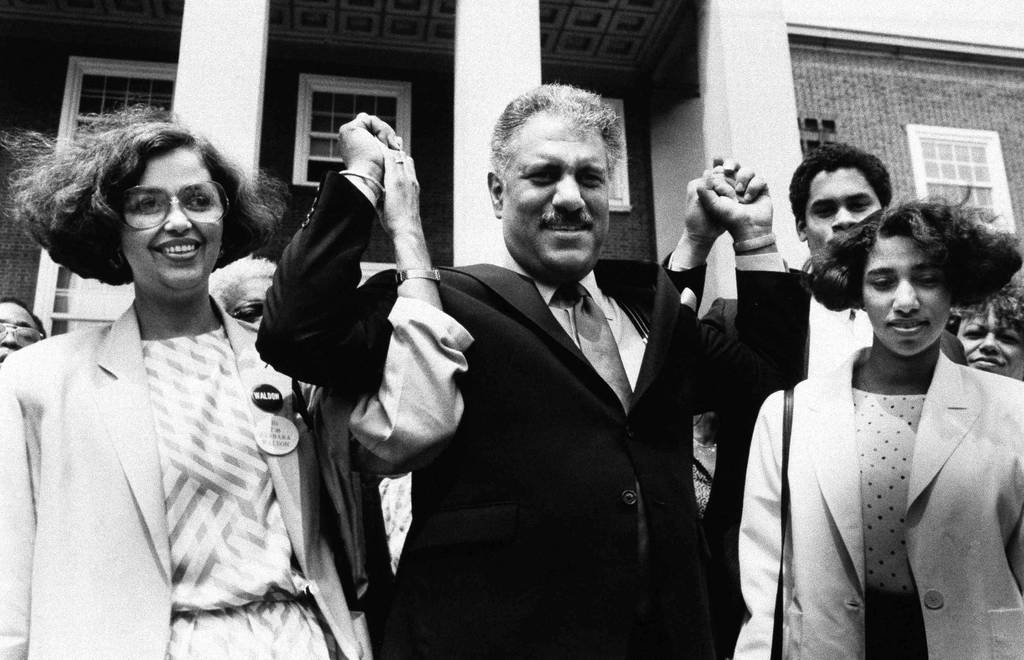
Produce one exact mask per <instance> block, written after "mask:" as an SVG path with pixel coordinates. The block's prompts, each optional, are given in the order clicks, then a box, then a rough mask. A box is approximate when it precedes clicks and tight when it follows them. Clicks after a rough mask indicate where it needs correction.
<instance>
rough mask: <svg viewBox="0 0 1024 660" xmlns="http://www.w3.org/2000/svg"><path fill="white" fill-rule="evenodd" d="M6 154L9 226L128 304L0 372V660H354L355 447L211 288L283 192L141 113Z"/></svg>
mask: <svg viewBox="0 0 1024 660" xmlns="http://www.w3.org/2000/svg"><path fill="white" fill-rule="evenodd" d="M11 144H12V145H13V146H14V147H15V151H16V152H17V153H18V154H20V155H21V156H22V159H23V160H22V167H21V169H19V170H18V171H17V172H16V173H15V174H14V175H13V178H12V182H11V188H12V192H13V210H14V213H12V216H11V217H16V218H19V219H20V220H22V221H23V222H24V223H25V224H26V225H27V227H28V229H29V230H30V231H31V233H32V235H33V236H34V237H35V238H36V239H37V240H38V241H39V242H40V243H41V244H42V245H43V246H44V247H45V248H46V249H47V250H48V251H49V253H50V256H51V257H52V258H53V259H54V260H55V261H56V262H58V263H60V264H63V265H65V266H66V267H68V268H69V269H70V270H72V271H73V272H75V273H77V274H78V275H80V276H82V277H92V278H96V279H99V280H101V281H103V282H106V283H109V284H122V283H126V282H131V283H132V284H133V287H134V289H135V301H134V303H133V305H132V306H131V308H129V309H128V310H127V311H126V312H125V313H124V314H123V315H122V316H121V317H120V318H119V319H118V320H117V321H115V322H114V323H113V324H112V325H108V326H104V327H99V328H90V329H87V330H83V331H81V332H75V333H71V334H68V335H61V336H58V337H55V338H53V339H51V340H49V341H47V342H45V343H42V344H39V345H38V346H35V347H30V348H29V349H26V350H24V351H20V352H19V353H17V354H15V355H13V356H11V358H9V359H8V360H7V363H6V365H5V367H4V369H3V371H2V372H0V454H2V455H3V456H4V458H3V460H2V461H0V502H3V506H2V507H0V593H2V594H3V597H2V598H0V655H2V656H3V657H5V658H7V657H13V658H23V657H26V656H33V657H65V656H67V655H72V656H78V657H132V658H152V659H154V660H155V659H157V658H165V657H167V658H185V657H204V658H206V657H209V658H214V657H216V658H228V657H231V658H296V657H301V658H331V657H344V658H349V659H355V658H359V657H367V656H368V655H369V653H370V651H369V648H368V644H367V643H366V641H367V640H366V638H365V627H363V626H362V619H361V615H360V614H359V613H356V612H351V611H350V607H352V606H353V604H354V599H355V597H356V596H357V594H358V591H359V589H360V586H359V585H358V584H357V583H354V581H355V580H357V578H358V575H359V567H358V566H353V565H352V563H353V558H354V557H358V554H359V553H358V551H357V549H354V548H351V547H344V548H340V549H337V554H338V558H339V559H340V561H339V565H340V566H342V567H343V570H342V571H341V574H340V575H339V572H338V570H337V568H336V564H335V559H336V556H335V550H334V549H332V547H331V545H330V542H333V541H335V540H336V539H337V535H336V533H337V531H338V530H345V529H348V528H349V526H350V525H352V524H354V523H353V516H354V512H353V511H352V510H351V506H352V497H351V493H349V492H348V491H347V486H346V484H345V483H344V475H345V474H346V470H347V466H345V465H343V464H340V463H343V459H344V458H345V457H346V456H347V455H346V454H345V451H347V449H346V447H347V433H341V432H339V433H338V434H337V439H338V442H337V445H336V446H327V445H325V441H330V440H332V439H334V437H335V436H334V435H331V436H329V437H327V438H322V437H321V438H312V437H310V435H309V434H308V433H307V432H306V430H305V429H302V428H300V426H299V425H297V424H296V423H295V419H296V415H295V414H293V413H294V412H296V411H294V410H293V406H294V405H295V401H294V397H293V396H292V387H291V385H292V381H291V379H290V378H288V377H286V376H284V375H282V374H280V373H277V372H276V371H274V370H273V369H271V368H270V367H268V366H267V365H266V364H264V363H263V362H262V361H261V360H260V359H259V357H258V355H257V353H256V352H255V349H254V341H255V333H254V331H253V329H252V327H251V326H248V325H243V324H239V323H238V322H236V321H234V320H233V319H232V318H231V317H230V316H228V315H227V314H226V313H225V312H224V310H223V309H222V308H220V307H219V306H218V305H216V304H215V303H213V302H212V301H211V299H210V295H209V278H210V272H211V271H212V270H213V269H214V268H216V267H219V266H222V265H225V264H228V263H230V262H232V261H233V260H235V259H237V258H239V257H241V256H242V255H245V254H248V253H250V252H252V251H253V250H254V249H256V248H258V247H260V246H261V245H263V243H264V242H265V241H266V240H267V238H268V237H269V236H270V235H271V233H272V232H273V231H274V230H275V228H276V227H277V224H278V218H279V217H280V216H281V214H282V213H283V211H284V196H283V185H282V184H280V183H279V182H276V181H273V180H270V179H268V178H266V177H264V176H261V175H259V174H255V175H252V176H248V175H245V174H243V173H242V172H241V171H240V170H238V169H237V168H236V167H235V166H233V165H232V164H231V163H229V162H228V161H227V160H226V159H225V158H224V157H223V156H222V155H221V154H220V153H219V152H218V151H217V150H216V149H215V148H214V147H213V146H212V145H211V144H210V143H209V142H208V141H207V140H205V139H204V138H202V137H200V136H198V135H196V134H194V133H193V132H191V131H190V130H188V129H187V128H186V127H184V126H183V125H182V124H181V123H180V122H179V121H177V120H176V119H175V118H173V117H171V116H168V115H166V114H163V113H156V112H154V111H145V110H134V111H126V112H124V113H120V114H117V115H114V116H103V117H97V118H95V119H94V120H93V121H92V122H91V123H90V124H89V125H88V126H86V127H84V128H83V129H80V134H79V135H78V136H77V137H76V138H75V140H74V141H73V142H71V143H70V144H68V145H61V147H60V148H59V149H58V148H56V147H55V145H53V144H51V143H48V142H46V141H44V140H41V139H40V138H39V137H38V136H36V137H33V136H22V138H21V139H20V141H16V142H15V141H12V142H11ZM399 201H401V200H400V198H399ZM385 217H387V213H385ZM414 220H415V222H417V223H418V222H419V217H418V215H416V217H415V218H414ZM425 307H427V308H428V309H429V310H430V311H432V312H434V313H436V314H441V312H440V311H439V310H436V309H434V308H433V307H429V305H425ZM414 311H415V310H414ZM413 315H414V314H413ZM394 323H395V324H396V326H401V321H400V320H394ZM397 334H398V332H397V330H396V335H397ZM440 394H441V396H442V397H443V396H444V395H445V393H443V392H442V393H440ZM364 408H367V409H369V410H370V411H371V416H372V410H373V406H372V405H369V406H368V407H364ZM382 414H384V415H385V417H387V415H386V413H382ZM328 530H334V531H335V534H331V533H330V532H329V531H328ZM354 536H356V535H355V534H352V533H349V534H347V535H344V537H345V538H353V537H354ZM346 560H348V561H346Z"/></svg>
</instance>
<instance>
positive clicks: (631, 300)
mask: <svg viewBox="0 0 1024 660" xmlns="http://www.w3.org/2000/svg"><path fill="white" fill-rule="evenodd" d="M598 266H599V270H598V273H599V280H598V281H599V283H601V282H602V281H603V282H607V283H608V287H607V289H606V288H605V285H604V284H601V288H602V290H603V291H605V293H607V294H608V295H609V296H611V297H612V298H615V299H616V301H617V302H619V305H620V306H626V305H630V306H632V307H634V309H637V308H638V309H637V311H639V312H640V314H641V315H642V316H645V317H646V318H647V319H649V322H650V328H651V331H650V335H649V336H648V337H647V346H646V348H645V349H644V359H643V361H642V362H641V363H640V374H639V375H638V376H637V380H636V387H635V388H634V390H633V403H634V405H635V403H636V402H637V401H639V400H640V398H641V397H642V396H643V395H644V393H645V392H646V391H647V390H648V389H650V387H651V384H652V383H654V380H655V379H656V378H657V376H658V374H659V373H660V371H661V369H662V367H663V366H664V365H665V362H666V359H667V356H668V352H669V349H670V348H671V347H672V342H673V340H674V339H675V330H676V322H677V320H678V318H679V292H678V291H677V290H676V288H675V286H674V285H673V284H672V282H671V280H669V279H668V276H666V275H663V274H661V273H660V270H661V269H660V267H658V266H656V265H653V264H652V265H651V269H650V270H648V269H646V268H644V267H643V266H638V265H637V264H634V263H629V262H607V263H601V264H598ZM651 271H653V274H652V272H651ZM624 322H625V323H629V322H630V321H629V320H628V319H624Z"/></svg>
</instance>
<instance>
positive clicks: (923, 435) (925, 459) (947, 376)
mask: <svg viewBox="0 0 1024 660" xmlns="http://www.w3.org/2000/svg"><path fill="white" fill-rule="evenodd" d="M980 410H981V401H980V400H979V394H978V393H977V392H976V391H975V390H973V389H968V388H967V387H966V386H965V383H964V379H963V375H962V374H961V373H960V368H959V367H957V366H956V365H955V364H953V363H952V362H950V361H949V360H948V359H947V358H946V357H945V356H944V355H941V354H940V355H939V361H938V363H937V364H936V365H935V375H934V376H932V382H931V385H930V386H929V387H928V394H927V396H925V400H924V408H923V409H922V411H921V422H920V423H919V424H918V427H917V437H916V438H915V441H914V457H913V459H912V460H913V462H912V463H911V471H910V487H909V492H908V493H907V509H908V510H909V509H910V507H912V506H913V505H914V503H915V501H916V500H917V499H918V498H919V497H920V496H921V494H922V493H923V492H924V490H925V489H926V488H927V487H928V485H929V484H930V483H931V482H932V481H933V480H934V479H935V476H936V475H937V474H938V473H939V470H941V469H942V466H943V465H945V463H946V461H947V460H948V459H949V457H950V455H951V454H952V453H953V451H954V450H955V449H956V448H957V447H958V446H959V445H960V443H961V442H962V441H963V439H964V436H965V435H967V431H968V430H969V429H970V428H971V425H972V424H974V421H975V420H976V419H977V417H978V415H979V414H980Z"/></svg>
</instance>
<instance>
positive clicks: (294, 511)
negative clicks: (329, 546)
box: [218, 307, 318, 574]
mask: <svg viewBox="0 0 1024 660" xmlns="http://www.w3.org/2000/svg"><path fill="white" fill-rule="evenodd" d="M218 310H219V311H220V316H221V318H222V319H223V323H224V329H225V332H226V333H227V336H228V341H229V342H230V343H231V350H232V351H233V352H234V353H235V360H236V364H237V365H238V374H239V376H240V378H241V380H242V385H243V387H244V388H245V391H246V393H250V392H252V391H253V389H254V388H255V387H257V386H259V385H273V386H274V387H275V388H277V389H278V390H279V391H280V392H281V395H282V397H283V398H284V401H285V407H284V409H283V411H282V412H283V413H284V414H285V416H286V417H288V419H289V420H294V416H292V415H291V414H290V413H291V409H292V390H291V379H290V378H288V377H287V376H285V375H284V374H281V373H278V372H277V371H275V370H274V369H272V368H271V367H269V366H268V365H267V364H266V363H264V362H263V361H262V360H260V358H259V354H257V352H256V348H255V337H254V335H252V334H251V333H250V332H249V331H247V330H246V329H244V328H243V327H241V326H240V325H239V324H238V323H237V322H235V321H234V320H232V319H231V318H230V317H229V316H228V315H227V314H225V313H224V312H223V310H220V309H219V307H218ZM250 410H251V412H252V415H253V416H254V418H258V417H259V416H261V415H268V414H269V413H265V412H263V411H261V410H259V409H257V408H256V407H255V406H254V405H251V404H250ZM309 444H310V443H308V442H303V441H301V440H300V442H299V446H298V447H297V448H296V449H295V450H293V451H291V452H289V453H287V454H284V455H283V456H275V455H273V454H269V453H266V452H263V457H264V458H265V459H266V461H267V466H268V467H269V469H270V477H271V480H272V481H273V483H274V494H275V495H276V497H277V501H278V504H279V505H280V507H281V517H282V518H283V519H284V525H285V528H286V529H287V530H288V537H289V538H290V539H291V542H292V550H293V551H294V552H295V556H296V557H297V558H298V560H299V565H300V566H301V568H302V570H303V572H304V573H307V571H308V569H309V567H308V555H307V550H308V548H309V547H310V544H311V542H312V536H313V534H314V533H316V531H317V530H316V525H315V524H314V522H315V521H317V520H318V519H317V517H316V515H317V513H318V512H316V511H313V510H312V506H313V502H314V501H315V499H314V498H312V497H311V495H310V493H303V492H302V486H303V484H304V482H305V481H306V480H304V479H302V463H303V462H305V461H308V460H310V458H311V457H310V456H306V454H307V453H309V452H311V451H314V448H313V447H311V446H309ZM313 460H315V458H313ZM312 495H316V494H315V493H313V494H312ZM307 574H308V573H307Z"/></svg>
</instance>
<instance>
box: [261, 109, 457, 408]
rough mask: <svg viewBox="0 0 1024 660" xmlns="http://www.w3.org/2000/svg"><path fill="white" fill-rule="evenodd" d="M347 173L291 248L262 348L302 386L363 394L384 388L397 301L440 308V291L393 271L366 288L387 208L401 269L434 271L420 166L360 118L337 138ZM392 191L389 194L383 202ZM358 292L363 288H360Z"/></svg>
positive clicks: (335, 180) (384, 131)
mask: <svg viewBox="0 0 1024 660" xmlns="http://www.w3.org/2000/svg"><path fill="white" fill-rule="evenodd" d="M338 135H339V142H340V145H341V153H342V157H343V158H344V159H345V162H346V164H347V165H348V169H347V170H345V171H343V172H342V173H337V172H329V173H328V174H327V175H326V176H325V177H324V180H323V182H322V183H321V185H320V190H319V192H318V195H317V200H316V202H315V203H314V206H313V209H312V210H311V211H310V214H309V217H308V219H307V221H306V222H305V223H304V224H303V226H302V228H300V229H299V231H298V232H297V233H296V234H295V236H294V237H293V239H292V241H291V243H289V245H288V247H287V248H285V251H284V253H283V255H282V257H281V261H280V263H279V265H278V269H277V272H276V273H275V276H274V283H273V285H272V286H271V288H270V290H269V291H268V293H267V302H266V314H265V315H264V317H263V323H262V325H261V327H260V334H259V339H258V341H257V348H258V349H259V351H260V354H261V355H262V356H263V359H264V360H266V361H267V362H268V363H270V364H272V365H274V366H275V367H276V368H277V369H279V370H281V371H283V372H284V373H287V374H289V375H291V376H293V377H295V378H298V379H299V380H302V381H304V382H308V383H313V384H317V385H330V386H332V387H333V388H336V389H337V390H339V391H343V392H345V393H347V394H351V395H355V394H359V393H365V392H370V391H373V390H375V389H376V387H377V386H378V384H379V383H380V378H381V375H382V370H383V365H384V359H385V356H386V355H387V350H388V343H389V341H390V337H391V324H390V322H389V321H388V318H387V317H388V314H389V313H390V311H391V307H392V305H393V304H394V302H395V299H396V297H398V296H403V297H408V298H410V299H417V300H420V301H422V302H424V303H426V304H427V305H431V306H434V307H440V298H439V296H438V292H437V284H436V282H433V281H430V280H425V279H419V278H416V279H410V280H407V281H406V282H405V283H403V284H402V286H401V287H396V284H395V275H394V273H393V272H386V273H381V274H379V275H378V276H376V277H374V278H372V279H371V280H370V281H368V282H367V283H366V285H364V286H363V287H358V285H359V280H360V276H361V271H360V265H359V262H360V259H361V257H362V254H363V252H364V250H365V249H366V246H367V243H368V242H369V237H370V231H371V228H372V226H373V223H374V219H375V218H376V217H377V212H376V208H377V207H378V206H380V207H381V208H382V210H383V212H382V214H381V224H382V226H383V228H384V230H385V231H386V232H387V233H388V236H389V238H390V239H391V242H392V245H393V246H394V249H395V260H396V264H397V266H398V268H399V269H400V270H417V271H429V270H430V269H431V263H430V255H429V252H428V251H427V247H426V243H425V241H424V238H423V231H422V225H421V222H420V215H419V184H418V183H417V181H416V176H415V165H414V163H413V161H412V159H411V158H410V157H408V156H407V155H405V154H404V153H403V152H402V151H400V149H395V148H389V147H401V141H400V140H399V139H398V138H397V136H395V135H394V132H393V131H392V130H391V129H390V127H389V126H388V125H387V124H385V123H384V122H382V121H380V120H379V119H378V118H376V117H372V116H369V115H365V114H360V115H359V116H357V117H356V118H355V119H354V120H352V121H351V122H349V123H347V124H345V125H344V126H342V127H341V129H340V130H339V132H338ZM385 189H387V190H388V194H387V195H385V194H384V191H385ZM357 287H358V288H357Z"/></svg>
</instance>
